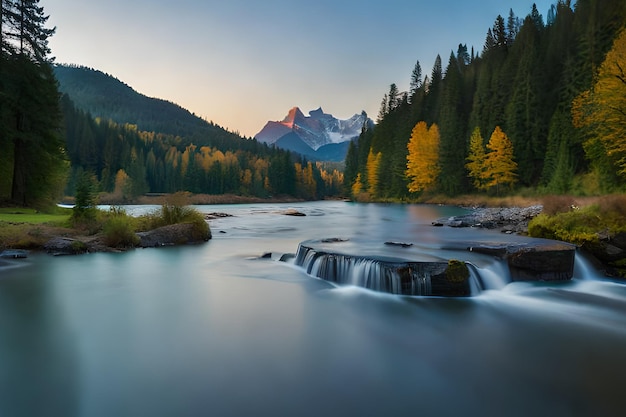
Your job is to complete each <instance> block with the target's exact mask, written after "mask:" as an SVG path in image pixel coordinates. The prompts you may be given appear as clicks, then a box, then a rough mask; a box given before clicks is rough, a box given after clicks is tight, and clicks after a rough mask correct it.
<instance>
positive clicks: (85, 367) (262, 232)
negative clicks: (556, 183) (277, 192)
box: [0, 202, 626, 417]
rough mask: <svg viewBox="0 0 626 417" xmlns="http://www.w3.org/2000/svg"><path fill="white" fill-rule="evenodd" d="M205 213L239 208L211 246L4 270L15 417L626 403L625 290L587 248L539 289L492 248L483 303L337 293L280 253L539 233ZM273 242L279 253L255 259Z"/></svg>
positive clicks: (7, 411)
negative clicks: (568, 277) (567, 271)
mask: <svg viewBox="0 0 626 417" xmlns="http://www.w3.org/2000/svg"><path fill="white" fill-rule="evenodd" d="M288 208H295V209H297V210H299V211H302V212H304V213H306V214H307V216H306V217H290V216H284V215H282V214H281V212H282V211H283V210H286V209H288ZM129 209H130V210H145V209H146V208H145V207H141V208H137V207H130V208H129ZM199 209H200V210H202V211H204V212H207V213H208V212H225V213H229V214H232V215H233V217H228V218H221V219H217V220H212V221H211V222H210V224H211V228H212V231H213V236H214V238H213V239H212V240H211V241H209V242H208V243H206V244H203V245H199V246H186V247H174V248H158V249H143V250H134V251H130V252H126V253H121V254H104V253H100V254H90V255H83V256H76V257H59V258H55V257H50V256H47V255H44V254H33V255H31V257H30V258H28V259H27V260H23V261H22V260H19V261H18V260H16V261H11V264H12V265H13V266H15V267H13V268H7V267H3V268H2V269H0V416H68V417H69V416H88V417H91V416H103V417H104V416H107V417H109V416H207V415H214V416H292V415H294V416H295V415H298V416H320V415H326V416H345V415H378V416H383V415H384V416H386V415H407V416H408V415H410V416H415V415H481V416H488V415H507V416H528V415H546V416H547V415H549V416H600V415H606V416H611V415H620V414H622V412H623V410H625V409H626V398H625V397H624V395H623V387H624V383H625V382H626V286H624V285H623V284H621V283H616V282H612V281H608V280H602V279H598V278H597V277H596V276H595V272H594V271H593V270H592V269H589V266H588V264H586V263H585V262H584V260H582V259H578V260H577V262H578V264H577V267H576V272H575V275H576V276H575V279H574V280H572V282H570V283H565V284H541V283H540V284H529V283H508V282H507V281H506V273H505V272H504V268H502V265H500V264H499V263H498V262H496V261H495V260H493V259H491V258H489V257H485V256H482V257H479V258H477V259H476V260H475V262H476V263H477V264H478V265H479V269H480V271H481V273H484V274H485V275H490V277H491V281H490V282H492V285H488V288H486V289H484V290H483V291H481V292H480V293H479V294H477V295H475V296H473V297H471V298H467V299H445V298H436V297H399V296H393V295H388V294H379V293H375V292H372V291H369V290H365V289H360V288H357V287H339V288H338V287H334V286H332V285H330V284H329V283H327V282H324V281H321V280H319V279H316V278H312V277H310V276H308V275H307V274H306V273H305V272H304V271H303V270H301V269H300V268H298V267H295V266H293V265H291V264H288V263H283V262H278V261H277V260H276V259H277V258H278V257H279V256H280V254H282V253H289V252H291V253H293V252H295V251H296V249H297V246H298V243H299V242H301V241H304V240H307V239H320V238H326V237H342V238H357V239H359V240H360V241H364V242H368V241H369V242H371V245H372V246H374V245H375V244H376V242H380V241H386V240H394V241H404V242H411V243H414V244H415V246H416V247H418V248H419V249H420V250H423V251H427V252H429V253H433V254H438V255H437V256H442V257H443V258H446V257H448V256H449V255H455V256H459V254H460V253H461V252H455V251H454V250H450V249H449V247H450V243H451V242H459V241H469V240H472V241H481V242H495V241H502V240H503V239H504V240H508V239H513V240H517V239H520V238H518V237H511V236H503V235H501V234H499V233H496V232H484V231H477V230H471V229H467V230H458V229H448V228H434V227H432V226H430V223H431V221H433V220H434V219H437V218H440V217H443V216H450V215H454V214H459V213H460V209H457V208H451V207H438V206H418V205H404V206H401V205H360V204H352V203H343V202H316V203H304V204H297V205H236V206H200V207H199ZM366 245H367V243H366ZM442 248H443V249H442ZM446 248H448V249H446ZM392 249H393V250H397V248H392ZM390 250H391V249H390ZM415 250H417V249H415ZM266 252H271V253H272V254H273V256H272V257H273V259H272V260H259V259H255V258H256V257H258V256H260V255H262V254H263V253H266Z"/></svg>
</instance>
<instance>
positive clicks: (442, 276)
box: [294, 243, 471, 296]
mask: <svg viewBox="0 0 626 417" xmlns="http://www.w3.org/2000/svg"><path fill="white" fill-rule="evenodd" d="M294 263H295V264H296V265H298V266H301V267H303V268H304V269H305V270H306V272H307V273H308V274H310V275H313V276H315V277H318V278H321V279H323V280H326V281H329V282H333V283H335V284H338V285H356V286H360V287H364V288H368V289H371V290H374V291H380V292H386V293H391V294H401V295H421V296H430V295H442V296H445V295H454V296H468V295H471V289H470V285H469V274H468V276H467V277H462V279H456V277H455V276H453V274H452V273H451V267H450V263H449V262H447V261H408V260H402V259H396V258H385V257H372V256H358V255H349V254H342V253H334V252H333V253H331V252H328V251H325V250H319V249H316V248H314V247H313V245H309V244H306V243H303V244H300V246H299V247H298V252H297V253H296V258H295V261H294ZM460 264H462V265H465V264H464V263H460Z"/></svg>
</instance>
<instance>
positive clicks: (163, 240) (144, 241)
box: [43, 223, 211, 256]
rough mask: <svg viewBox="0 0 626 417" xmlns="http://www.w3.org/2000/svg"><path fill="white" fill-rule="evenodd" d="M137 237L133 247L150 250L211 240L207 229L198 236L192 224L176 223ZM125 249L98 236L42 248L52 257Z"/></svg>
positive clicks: (57, 239)
mask: <svg viewBox="0 0 626 417" xmlns="http://www.w3.org/2000/svg"><path fill="white" fill-rule="evenodd" d="M137 237H138V239H139V243H138V244H137V245H136V246H134V247H139V248H151V247H160V246H175V245H186V244H196V243H202V242H206V241H208V240H209V239H211V231H210V229H209V232H208V235H200V234H199V233H198V232H197V230H196V229H195V228H194V227H193V225H192V224H190V223H178V224H172V225H169V226H163V227H159V228H156V229H153V230H149V231H146V232H139V233H137ZM125 249H129V248H118V247H111V246H108V245H107V244H106V242H105V240H104V238H103V237H102V236H100V235H96V236H89V237H72V238H70V237H63V236H57V237H53V238H52V239H50V240H48V241H47V242H46V243H45V244H44V246H43V250H45V251H46V252H47V253H48V254H50V255H54V256H61V255H78V254H81V253H93V252H120V251H122V250H125Z"/></svg>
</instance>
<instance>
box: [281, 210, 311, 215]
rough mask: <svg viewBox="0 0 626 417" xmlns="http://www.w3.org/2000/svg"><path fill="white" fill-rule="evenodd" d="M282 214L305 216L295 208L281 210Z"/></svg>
mask: <svg viewBox="0 0 626 417" xmlns="http://www.w3.org/2000/svg"><path fill="white" fill-rule="evenodd" d="M283 214H284V215H285V216H300V217H301V216H306V214H304V213H302V212H299V211H298V210H295V209H288V210H285V211H283Z"/></svg>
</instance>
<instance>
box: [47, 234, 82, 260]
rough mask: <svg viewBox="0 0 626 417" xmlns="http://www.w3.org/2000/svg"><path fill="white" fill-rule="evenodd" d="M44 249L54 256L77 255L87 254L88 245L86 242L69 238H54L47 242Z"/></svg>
mask: <svg viewBox="0 0 626 417" xmlns="http://www.w3.org/2000/svg"><path fill="white" fill-rule="evenodd" d="M43 248H44V249H45V251H46V252H47V253H49V254H50V255H53V256H62V255H77V254H79V253H85V252H87V245H86V244H85V243H84V242H82V241H80V240H77V239H71V238H69V237H54V238H52V239H50V240H49V241H48V242H46V243H45V244H44V246H43Z"/></svg>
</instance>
